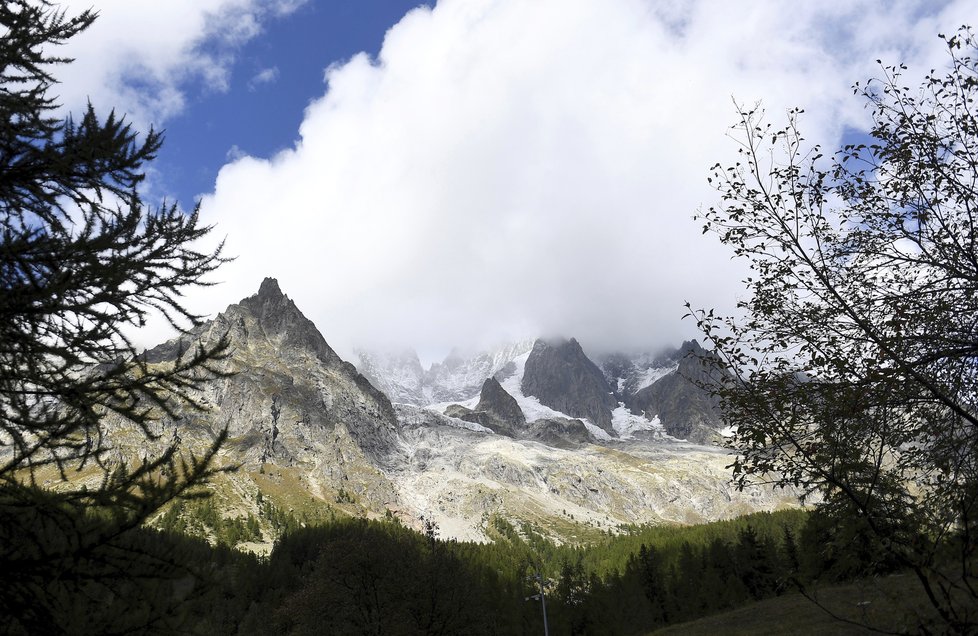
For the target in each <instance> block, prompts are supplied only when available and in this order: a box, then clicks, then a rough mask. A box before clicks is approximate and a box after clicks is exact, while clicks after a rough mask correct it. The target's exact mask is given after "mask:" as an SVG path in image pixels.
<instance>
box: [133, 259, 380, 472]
mask: <svg viewBox="0 0 978 636" xmlns="http://www.w3.org/2000/svg"><path fill="white" fill-rule="evenodd" d="M225 333H226V334H228V335H229V336H230V340H231V351H230V354H229V356H228V358H227V359H225V360H224V361H222V362H221V363H220V364H219V367H220V369H221V370H222V371H224V372H227V373H229V374H230V375H228V377H225V378H221V379H218V380H216V381H214V382H210V383H208V384H207V385H206V386H205V387H204V389H203V390H202V391H200V392H199V394H198V395H195V396H194V397H196V398H197V399H198V400H199V401H200V402H201V403H203V404H205V405H207V406H208V410H207V412H205V413H188V415H187V419H185V420H184V419H181V420H179V421H176V422H172V423H169V425H170V426H172V427H173V429H174V432H175V434H180V429H181V427H186V426H191V427H204V428H207V429H209V430H211V431H217V430H220V429H221V428H223V427H225V426H226V427H227V428H228V431H229V435H230V440H229V444H228V449H227V450H228V452H229V453H231V454H232V455H234V457H235V458H236V459H238V460H239V461H242V462H243V464H244V465H245V466H246V467H256V466H259V465H260V464H262V463H265V462H274V463H277V464H280V465H283V466H295V465H300V464H302V465H319V464H322V463H324V462H327V461H328V458H330V457H334V458H335V457H336V455H337V453H339V454H340V455H344V454H345V455H346V456H347V459H349V460H351V461H354V462H356V461H359V459H358V458H357V457H356V455H361V454H362V455H363V457H364V458H365V459H366V460H367V462H368V463H370V464H374V465H377V466H383V465H386V464H388V463H390V461H391V460H392V454H393V453H395V452H396V442H395V437H396V428H397V418H396V416H395V414H394V410H393V407H392V406H391V403H390V401H389V400H388V399H387V397H386V396H385V395H384V394H383V393H381V392H380V391H378V390H377V389H375V388H374V387H373V386H372V385H371V384H370V383H369V382H368V381H367V380H366V379H365V378H364V377H363V376H362V375H360V374H359V373H358V372H357V370H356V368H355V367H353V365H351V364H349V363H347V362H344V361H343V360H341V359H340V358H339V356H337V355H336V353H335V352H334V351H333V350H332V348H330V346H329V345H328V344H327V343H326V340H325V339H324V338H323V336H322V334H320V333H319V331H318V330H317V329H316V326H315V325H314V324H313V323H312V322H311V321H310V320H309V319H307V318H306V317H305V316H304V315H302V312H300V311H299V310H298V308H297V307H296V306H295V304H294V303H293V302H292V301H291V300H290V299H289V298H288V296H285V295H284V294H283V293H282V291H281V290H280V289H279V286H278V283H277V282H276V281H275V280H274V279H271V278H266V279H265V280H264V282H262V284H261V288H260V289H259V291H258V293H257V294H255V295H254V296H251V297H249V298H245V299H244V300H242V301H241V302H239V303H237V304H235V305H231V306H229V307H228V308H227V309H226V310H225V311H224V312H222V313H221V314H219V315H218V316H217V317H216V318H215V319H214V320H213V321H211V322H209V323H206V324H204V325H202V326H201V327H199V328H198V329H196V330H195V331H194V332H192V333H191V334H189V335H188V336H184V337H182V338H178V339H175V340H171V341H169V342H167V343H164V344H162V345H160V346H158V347H156V348H154V349H152V350H150V351H148V352H147V353H146V356H147V360H148V361H150V362H163V361H165V360H167V359H172V358H173V357H175V356H176V355H177V352H178V351H179V350H180V348H181V347H183V348H187V347H188V346H190V345H191V343H192V342H193V341H196V340H200V341H201V342H203V343H204V344H209V343H213V342H216V341H217V339H219V338H220V337H221V336H222V335H223V334H225ZM344 440H346V441H348V442H349V443H348V444H346V446H348V448H340V446H343V445H344V444H343V443H341V442H344ZM344 443H346V442H344ZM343 463H345V462H344V461H341V462H339V464H340V466H331V467H330V468H329V469H328V470H327V472H328V473H329V474H328V475H327V476H326V477H327V478H329V479H331V478H332V477H335V478H337V479H340V478H342V477H343V470H342V464H343Z"/></svg>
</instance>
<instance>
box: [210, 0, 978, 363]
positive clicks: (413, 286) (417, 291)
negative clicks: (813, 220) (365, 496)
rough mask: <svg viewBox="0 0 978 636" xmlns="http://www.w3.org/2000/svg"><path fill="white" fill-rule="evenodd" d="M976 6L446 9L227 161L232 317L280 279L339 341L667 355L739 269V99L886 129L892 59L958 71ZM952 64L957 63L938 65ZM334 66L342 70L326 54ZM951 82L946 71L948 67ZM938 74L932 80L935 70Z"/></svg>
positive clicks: (402, 29)
mask: <svg viewBox="0 0 978 636" xmlns="http://www.w3.org/2000/svg"><path fill="white" fill-rule="evenodd" d="M974 13H975V9H974V8H969V6H968V3H967V2H965V1H961V2H948V3H943V4H940V5H938V4H933V5H932V4H930V3H927V2H892V3H879V2H874V1H871V0H863V1H856V2H841V1H840V2H824V3H784V2H780V1H778V0H768V1H758V2H752V3H729V2H721V1H706V0H701V1H698V2H684V3H677V2H644V1H641V0H615V1H613V2H595V1H594V0H538V1H535V2H523V1H521V0H442V1H441V2H439V3H438V4H437V6H436V7H434V8H426V7H422V8H419V9H416V10H414V11H412V12H410V13H409V14H407V15H406V16H404V18H403V19H402V20H401V21H400V22H399V23H398V24H397V25H396V26H394V27H393V28H391V29H390V30H389V32H388V33H387V35H386V38H385V40H384V44H383V48H382V50H381V52H380V54H379V56H378V57H377V58H376V59H371V58H370V57H368V56H367V55H365V54H360V55H357V56H354V57H353V58H352V59H350V60H347V61H345V62H342V63H338V64H333V65H331V66H329V68H328V71H327V73H326V79H327V82H328V87H327V89H326V90H325V92H324V94H323V95H322V96H321V97H319V98H318V99H316V100H314V101H313V102H312V103H310V105H309V106H308V108H307V109H306V112H305V116H304V120H303V122H302V125H301V128H300V130H299V141H298V142H297V143H296V145H295V147H294V148H292V149H289V150H287V151H284V152H281V153H279V154H277V155H276V156H274V157H271V158H255V157H240V158H237V159H235V160H234V161H233V162H231V163H229V164H227V165H226V166H224V167H223V169H222V170H221V171H220V173H219V176H218V178H217V181H216V184H215V186H214V191H213V192H212V193H210V194H208V195H207V196H205V197H204V199H203V203H202V213H203V216H204V218H205V219H206V221H207V222H208V223H216V224H217V227H218V233H220V234H221V235H222V236H223V235H226V236H227V249H228V250H229V252H230V253H233V254H234V255H236V256H237V257H238V258H237V260H236V261H235V262H234V263H231V264H229V265H228V266H226V268H224V269H223V270H222V271H221V272H220V277H221V278H222V279H224V280H225V281H226V282H225V283H224V284H223V285H222V286H220V287H218V288H216V289H210V290H208V291H207V294H206V295H201V296H200V297H197V298H194V299H192V301H193V302H194V303H195V304H196V305H197V306H198V307H199V308H201V309H204V310H206V311H210V312H216V311H219V310H221V309H223V306H224V305H226V304H227V303H230V302H234V301H236V300H237V299H239V298H241V297H243V296H247V295H250V294H252V293H254V292H255V290H257V287H258V284H259V282H260V281H261V279H262V277H264V276H275V277H277V278H278V279H279V281H280V284H281V286H282V288H283V290H284V291H285V292H286V293H287V294H289V295H290V296H291V297H292V298H293V299H294V300H296V302H297V304H298V305H299V307H300V308H302V309H303V310H304V311H305V312H306V313H307V315H309V316H310V318H312V319H313V320H314V321H315V322H316V324H317V325H318V326H319V327H320V329H321V330H322V331H323V332H324V334H325V336H326V339H327V340H328V341H329V342H330V343H332V344H334V345H336V346H338V347H339V349H340V351H341V353H348V352H349V349H350V347H352V346H356V345H359V346H363V345H366V346H382V345H413V346H416V347H418V348H419V349H421V350H422V351H425V352H431V351H439V350H444V349H447V348H448V347H451V346H453V345H458V344H464V345H478V344H488V343H491V342H493V341H496V340H501V339H506V338H511V337H517V336H521V335H537V334H564V335H568V336H576V337H577V338H578V339H579V340H580V341H581V342H582V344H584V346H585V347H590V348H592V349H601V348H616V347H620V348H627V347H653V348H654V347H658V346H663V345H667V344H675V343H677V342H678V341H679V340H681V339H682V338H686V337H690V336H693V335H695V333H694V331H693V326H692V325H691V324H689V323H690V321H688V320H687V321H685V322H684V321H682V320H681V317H682V315H683V313H684V309H683V303H684V301H686V300H688V301H690V302H692V303H693V305H694V306H701V307H719V308H720V309H721V310H730V308H731V307H732V306H733V305H734V303H735V302H736V299H737V297H738V295H739V294H741V293H742V285H741V284H740V282H739V281H740V280H741V278H742V277H743V272H742V271H741V269H740V266H739V265H738V264H737V263H735V262H732V261H731V260H730V253H729V252H728V251H726V250H725V249H724V248H722V247H721V246H719V245H718V244H717V242H716V241H715V239H713V238H712V237H710V236H701V234H700V231H701V228H700V227H699V226H698V225H697V224H696V223H694V222H693V221H692V219H691V217H692V215H693V214H694V212H695V211H696V209H697V208H698V207H700V206H709V205H710V204H711V203H712V202H714V201H716V198H717V196H716V193H715V192H714V191H712V190H711V189H710V188H709V187H708V186H707V184H706V177H707V174H708V170H709V167H710V166H711V165H712V164H713V163H715V162H717V161H721V162H727V161H730V160H731V158H732V156H733V152H734V150H735V144H734V142H732V141H731V140H730V139H729V138H728V137H727V133H728V131H729V126H730V125H731V124H733V123H734V120H735V111H734V106H733V104H732V101H731V98H732V97H733V98H734V99H736V100H738V101H740V102H743V103H748V104H753V103H754V102H755V101H756V100H762V101H763V103H764V105H765V106H766V108H767V109H768V111H769V113H771V118H772V120H774V121H777V120H778V119H779V113H783V112H784V110H785V109H787V108H788V107H791V106H795V105H800V106H803V107H804V108H805V109H806V115H805V117H804V119H803V121H802V125H803V126H804V129H805V131H806V133H807V134H806V136H807V137H808V139H810V140H812V141H813V142H814V141H821V142H824V143H826V144H827V146H829V147H831V146H832V145H834V144H835V143H836V142H837V140H838V138H839V137H840V135H841V133H842V131H843V130H844V128H845V127H846V126H861V125H865V123H866V119H865V118H866V112H865V110H864V109H863V105H862V104H861V103H860V102H859V101H858V100H856V99H855V98H853V96H852V93H851V89H850V84H851V83H852V82H854V81H856V80H861V79H865V78H867V77H869V76H871V75H873V74H874V73H875V72H876V70H877V69H876V68H875V66H874V62H873V61H874V60H875V59H876V58H878V57H882V58H884V59H888V60H892V61H900V60H904V61H907V62H909V63H910V64H914V63H915V62H920V61H924V62H925V63H927V64H935V63H939V60H940V54H939V50H940V44H941V43H940V41H939V40H937V38H936V37H935V34H936V33H937V32H938V31H939V30H941V29H948V30H953V29H954V28H956V26H957V25H958V24H961V23H962V22H968V21H969V20H970V21H971V22H975V20H974V18H975V17H978V16H975V15H974ZM935 61H937V62H935ZM326 62H328V61H327V60H324V65H325V63H326ZM927 68H929V66H928V67H927ZM921 70H926V69H921Z"/></svg>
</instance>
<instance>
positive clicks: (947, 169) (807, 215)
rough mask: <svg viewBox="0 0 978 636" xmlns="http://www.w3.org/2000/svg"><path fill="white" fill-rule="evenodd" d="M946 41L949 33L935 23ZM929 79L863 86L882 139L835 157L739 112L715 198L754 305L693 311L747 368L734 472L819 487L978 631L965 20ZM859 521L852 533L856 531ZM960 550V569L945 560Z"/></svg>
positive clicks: (716, 178) (881, 549)
mask: <svg viewBox="0 0 978 636" xmlns="http://www.w3.org/2000/svg"><path fill="white" fill-rule="evenodd" d="M942 37H944V36H942ZM944 39H945V40H946V43H947V46H948V52H949V55H950V65H949V68H948V69H947V70H946V71H944V72H942V73H938V72H935V71H931V73H930V74H929V75H928V76H927V77H926V78H925V80H924V81H923V83H922V85H921V86H920V88H919V89H917V90H914V89H911V88H909V87H908V86H905V85H904V80H903V79H902V78H901V74H902V73H903V72H904V71H905V67H903V66H881V70H882V77H881V78H880V79H874V80H871V81H870V82H868V83H866V84H856V86H855V87H854V91H855V93H856V94H858V95H860V96H861V97H863V98H864V99H865V100H866V103H867V106H868V108H869V109H870V111H871V112H872V115H873V127H872V130H871V131H870V137H871V142H870V143H868V144H853V145H847V146H844V147H843V148H842V149H841V150H840V151H839V152H838V153H836V154H835V155H834V157H833V158H831V159H826V158H824V157H823V156H822V154H821V150H820V149H819V148H818V147H817V146H816V147H814V148H812V149H810V150H808V149H806V148H807V146H806V143H805V141H804V138H803V137H802V134H801V132H800V129H799V127H798V116H799V115H800V113H801V111H800V110H795V111H792V112H791V113H790V114H789V121H788V123H787V125H786V126H785V127H783V128H780V129H778V128H776V127H773V126H772V125H771V124H767V123H765V122H764V117H763V113H762V111H761V110H760V109H758V108H754V109H742V110H741V113H740V117H741V119H740V123H739V125H738V126H737V129H738V138H739V141H740V144H741V147H740V161H739V162H738V163H737V164H735V165H733V166H728V167H721V166H720V165H719V164H718V165H717V166H715V168H714V171H713V175H712V177H711V181H712V183H714V185H716V186H717V188H718V190H719V192H720V195H721V202H720V203H719V204H718V205H716V206H714V207H711V208H709V210H707V211H705V212H704V213H702V215H701V216H702V220H703V221H704V232H713V233H715V234H716V235H717V236H718V237H719V239H720V240H721V241H722V242H723V243H724V244H726V245H728V246H730V247H732V248H733V251H734V254H735V255H736V256H738V257H740V258H743V259H745V260H746V261H747V263H748V264H749V267H750V275H749V277H748V278H747V279H746V281H745V283H746V285H747V287H748V289H749V291H750V292H751V295H750V297H749V298H748V299H747V300H744V301H742V302H741V303H740V305H739V311H740V314H741V317H733V318H725V317H722V316H718V315H716V314H715V312H713V311H699V312H695V314H694V315H695V317H696V319H697V321H698V323H699V326H700V328H701V329H702V330H703V331H704V333H705V334H706V335H707V336H708V338H709V339H710V340H711V341H712V343H713V345H714V346H715V347H716V350H717V351H718V353H719V355H720V358H719V360H709V359H704V362H705V363H706V364H720V365H722V366H723V368H724V370H726V369H732V372H733V374H734V376H733V377H731V378H730V381H729V382H727V383H726V384H725V385H724V386H722V387H720V388H719V389H717V393H718V395H719V398H720V401H721V408H722V411H723V413H724V417H725V420H726V423H727V424H728V425H731V426H732V427H733V428H734V430H736V435H735V437H734V438H733V440H732V445H733V447H734V448H735V449H736V450H737V451H738V453H739V455H738V458H737V460H736V463H735V464H734V473H735V478H736V479H737V480H738V482H739V483H740V485H741V486H743V485H746V484H748V483H751V482H763V481H773V482H774V483H776V484H778V485H781V486H793V487H798V488H801V489H803V490H805V491H806V492H809V493H812V492H817V493H818V494H819V495H820V497H819V499H820V501H821V503H820V504H819V507H820V509H821V511H822V512H823V513H824V514H826V515H828V516H829V518H832V519H835V520H837V521H841V522H844V526H843V531H842V532H840V533H835V536H838V537H842V538H843V539H844V541H845V545H860V546H861V547H860V551H861V556H860V558H863V557H865V556H867V555H873V556H871V557H869V558H871V560H875V561H877V563H876V565H874V566H872V567H870V570H883V569H886V568H888V567H890V564H891V563H892V562H895V563H896V564H897V565H899V566H901V567H905V568H909V569H911V570H912V571H913V572H914V573H915V574H916V576H917V578H918V579H919V581H920V583H921V585H922V588H923V590H924V592H925V594H926V595H927V596H928V598H929V599H930V601H931V603H932V604H933V606H934V608H935V609H936V610H937V612H938V613H939V614H940V616H941V618H942V620H943V622H944V627H943V628H942V629H950V630H953V631H958V632H969V631H973V630H974V629H975V628H976V626H978V585H976V575H978V571H976V569H975V563H976V559H975V557H976V556H978V555H976V548H978V535H976V533H975V530H974V525H975V518H976V512H978V323H976V321H975V316H978V218H976V209H975V201H976V199H978V197H976V194H978V114H976V112H975V100H976V98H978V60H976V58H975V57H974V55H975V51H976V42H975V38H974V36H973V35H972V33H971V32H970V31H969V30H968V29H966V28H963V29H962V30H961V31H960V32H959V33H958V34H957V35H955V36H953V37H947V38H944ZM853 532H855V533H857V534H859V535H860V537H859V540H858V541H857V540H855V539H854V538H853V537H852V536H848V535H847V533H849V534H851V533H853ZM949 557H953V558H955V559H956V561H957V562H956V565H955V566H954V567H951V566H950V565H949V564H948V561H947V559H948V558H949Z"/></svg>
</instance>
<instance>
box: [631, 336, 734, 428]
mask: <svg viewBox="0 0 978 636" xmlns="http://www.w3.org/2000/svg"><path fill="white" fill-rule="evenodd" d="M704 355H708V354H707V352H706V351H705V350H704V349H703V347H701V346H700V345H699V343H698V342H696V341H695V340H690V341H688V342H685V343H683V346H682V347H680V349H679V351H678V352H677V354H676V358H677V359H678V368H677V370H676V371H675V372H673V373H670V374H668V375H665V376H663V377H662V378H660V379H659V380H657V381H656V382H654V383H653V384H651V385H650V386H648V387H646V388H644V389H642V390H641V391H639V392H637V393H636V394H635V395H633V396H631V397H630V398H629V399H628V400H627V402H626V404H627V406H628V407H629V409H631V410H632V412H633V413H643V414H645V416H646V417H649V418H652V417H655V416H658V417H659V421H660V422H662V425H663V427H664V428H665V429H666V432H667V433H669V435H672V436H673V437H678V438H681V439H688V440H689V441H691V442H697V443H700V444H705V443H710V442H712V441H714V440H715V439H716V438H717V436H718V431H719V430H720V428H721V426H722V423H721V420H720V413H719V410H718V408H717V402H716V400H715V399H714V398H713V397H711V396H710V394H709V392H708V391H707V390H705V389H704V388H702V387H700V386H699V385H698V383H700V382H704V381H709V380H710V376H709V367H707V366H704V364H703V362H702V361H701V356H704Z"/></svg>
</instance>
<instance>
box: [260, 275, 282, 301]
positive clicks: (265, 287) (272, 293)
mask: <svg viewBox="0 0 978 636" xmlns="http://www.w3.org/2000/svg"><path fill="white" fill-rule="evenodd" d="M282 296H284V294H283V293H282V289H281V288H280V287H279V286H278V280H276V279H274V278H271V277H266V278H265V280H263V281H262V282H261V287H259V288H258V297H259V298H267V299H272V298H281V297H282Z"/></svg>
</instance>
